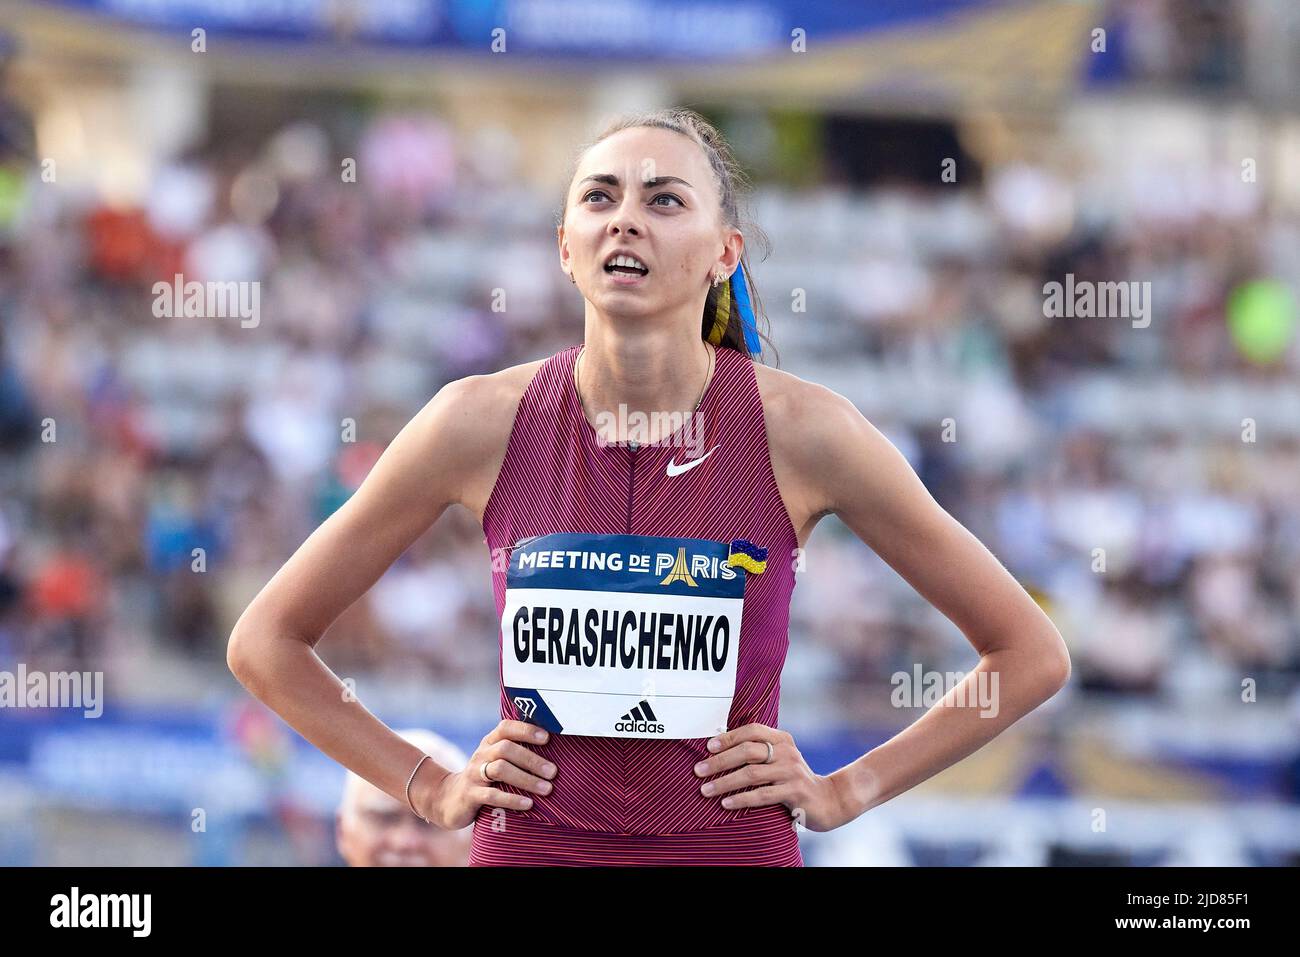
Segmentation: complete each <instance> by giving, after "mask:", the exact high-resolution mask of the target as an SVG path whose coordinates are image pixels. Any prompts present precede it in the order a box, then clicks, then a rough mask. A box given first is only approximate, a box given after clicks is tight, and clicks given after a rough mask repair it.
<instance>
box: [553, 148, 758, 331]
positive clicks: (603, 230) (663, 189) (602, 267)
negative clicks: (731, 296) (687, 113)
mask: <svg viewBox="0 0 1300 957" xmlns="http://www.w3.org/2000/svg"><path fill="white" fill-rule="evenodd" d="M558 238H559V244H560V263H561V265H562V266H563V268H564V269H565V270H566V271H568V272H570V273H571V274H572V275H573V277H574V280H575V281H576V284H577V286H578V288H579V289H580V290H581V291H582V294H583V296H584V297H586V299H587V300H588V301H589V302H591V303H592V304H593V305H594V306H595V307H596V308H597V309H599V310H601V311H602V312H604V313H605V314H607V315H625V316H643V315H653V314H658V313H663V312H669V313H674V312H675V313H680V314H682V315H684V316H694V317H697V321H698V316H699V315H700V313H701V311H702V310H703V307H704V298H705V296H706V294H707V293H708V291H709V283H710V280H711V278H712V276H713V273H714V271H715V270H719V269H721V270H725V271H724V273H723V274H724V275H730V274H731V272H732V271H734V269H735V267H736V263H737V262H738V261H739V259H740V253H741V250H742V249H743V246H744V240H743V238H742V237H741V234H740V232H739V230H736V229H732V228H729V227H727V226H725V225H724V224H723V221H722V211H721V204H720V199H719V196H718V183H717V179H716V177H715V176H714V174H713V170H712V169H711V168H710V166H709V161H708V158H707V157H706V156H705V155H704V151H703V150H702V149H701V148H700V147H699V146H698V145H696V144H695V142H694V141H693V140H691V139H689V138H688V137H685V136H683V135H681V134H680V133H674V132H673V131H671V130H663V129H656V128H649V127H639V128H634V129H627V130H622V131H620V132H618V133H615V134H614V135H612V136H609V137H606V138H605V139H604V140H602V141H601V142H599V143H597V144H596V145H595V146H593V147H592V148H591V149H589V150H588V151H587V153H586V155H584V156H583V158H582V161H581V162H580V163H579V165H578V170H577V172H576V173H575V174H574V177H573V182H572V183H571V184H570V185H569V195H568V200H567V203H566V207H565V214H564V224H563V225H562V226H561V227H560V229H559V233H558ZM616 249H627V250H631V251H632V255H634V256H635V257H636V258H637V259H639V260H640V261H641V263H642V264H643V265H644V266H646V267H647V269H648V272H647V273H646V274H645V275H634V274H630V273H619V272H616V271H614V270H611V269H607V268H606V266H607V263H608V260H609V257H610V255H611V253H613V252H614V251H615V250H616Z"/></svg>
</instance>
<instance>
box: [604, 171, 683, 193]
mask: <svg viewBox="0 0 1300 957" xmlns="http://www.w3.org/2000/svg"><path fill="white" fill-rule="evenodd" d="M582 183H606V184H608V185H610V186H618V185H619V180H618V177H617V176H615V175H614V174H613V173H593V174H592V175H590V176H587V177H584V178H583V179H582V181H581V182H580V183H578V185H579V186H581V185H582ZM665 183H681V184H682V185H683V186H686V187H689V188H690V189H694V188H695V187H694V186H691V184H690V183H688V182H686V180H684V179H682V178H681V177H680V176H654V177H651V178H650V179H646V180H642V181H641V185H643V186H645V187H647V188H651V189H652V188H654V187H655V186H663V185H664V184H665Z"/></svg>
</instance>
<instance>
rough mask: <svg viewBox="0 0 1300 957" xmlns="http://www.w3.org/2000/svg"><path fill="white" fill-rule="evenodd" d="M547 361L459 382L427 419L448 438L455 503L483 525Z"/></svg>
mask: <svg viewBox="0 0 1300 957" xmlns="http://www.w3.org/2000/svg"><path fill="white" fill-rule="evenodd" d="M545 361H546V360H545V359H535V360H532V361H530V362H522V363H520V364H518V365H513V366H508V367H507V368H505V369H501V370H500V371H498V372H488V373H483V374H481V375H471V376H465V377H464V378H461V379H455V380H453V381H451V382H448V383H447V384H446V385H445V386H443V387H442V388H441V389H440V390H439V391H438V394H437V395H436V396H434V398H433V399H431V400H430V402H429V405H428V406H426V409H425V411H424V412H422V413H421V414H422V415H425V414H428V415H429V417H430V419H431V421H432V420H436V421H437V423H438V425H437V428H438V430H439V432H440V434H441V435H442V436H443V437H444V442H445V444H444V445H443V447H442V452H443V455H444V457H445V458H446V459H448V460H449V461H448V462H447V463H446V464H447V465H448V466H449V467H450V468H452V469H454V473H455V479H454V481H453V483H452V485H453V487H454V489H455V494H454V501H456V502H457V503H459V504H461V505H464V506H465V507H466V508H467V509H469V510H470V512H471V513H473V515H474V517H475V518H476V519H478V520H479V521H482V518H483V511H484V509H486V507H487V502H488V498H489V496H490V495H491V493H492V486H493V485H494V484H495V483H496V477H497V474H498V473H499V472H500V471H501V464H502V463H503V462H504V461H505V457H506V447H507V445H508V444H509V442H510V430H511V427H512V426H513V425H514V421H515V414H516V412H518V410H519V401H520V399H521V398H523V394H524V390H526V389H527V388H528V384H529V383H530V382H532V380H533V377H534V376H535V375H536V374H537V370H538V369H540V368H541V366H542V364H543V363H544V362H545Z"/></svg>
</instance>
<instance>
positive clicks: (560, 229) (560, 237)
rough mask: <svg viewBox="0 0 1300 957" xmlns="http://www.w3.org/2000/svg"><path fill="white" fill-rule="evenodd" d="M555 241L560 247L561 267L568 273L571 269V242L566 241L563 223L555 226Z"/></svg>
mask: <svg viewBox="0 0 1300 957" xmlns="http://www.w3.org/2000/svg"><path fill="white" fill-rule="evenodd" d="M555 241H556V242H557V243H558V244H559V247H560V267H561V268H562V269H563V270H564V271H565V272H566V273H567V272H568V271H569V244H568V243H567V242H566V241H565V237H564V226H563V225H560V226H556V227H555Z"/></svg>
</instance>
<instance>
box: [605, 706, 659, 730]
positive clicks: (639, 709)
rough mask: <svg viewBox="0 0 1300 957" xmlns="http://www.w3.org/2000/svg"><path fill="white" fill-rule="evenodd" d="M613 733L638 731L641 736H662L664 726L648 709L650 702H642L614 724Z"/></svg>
mask: <svg viewBox="0 0 1300 957" xmlns="http://www.w3.org/2000/svg"><path fill="white" fill-rule="evenodd" d="M614 730H615V731H640V732H641V733H642V734H663V733H664V726H663V725H662V724H660V723H659V719H658V718H656V717H655V713H654V711H652V710H651V709H650V702H649V701H646V700H644V699H643V700H642V701H641V703H640V704H639V705H637V706H636V707H635V708H633V709H632V710H631V711H629V712H628V713H627V714H625V715H623V717H621V718H619V719H618V720H617V721H615V722H614Z"/></svg>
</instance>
